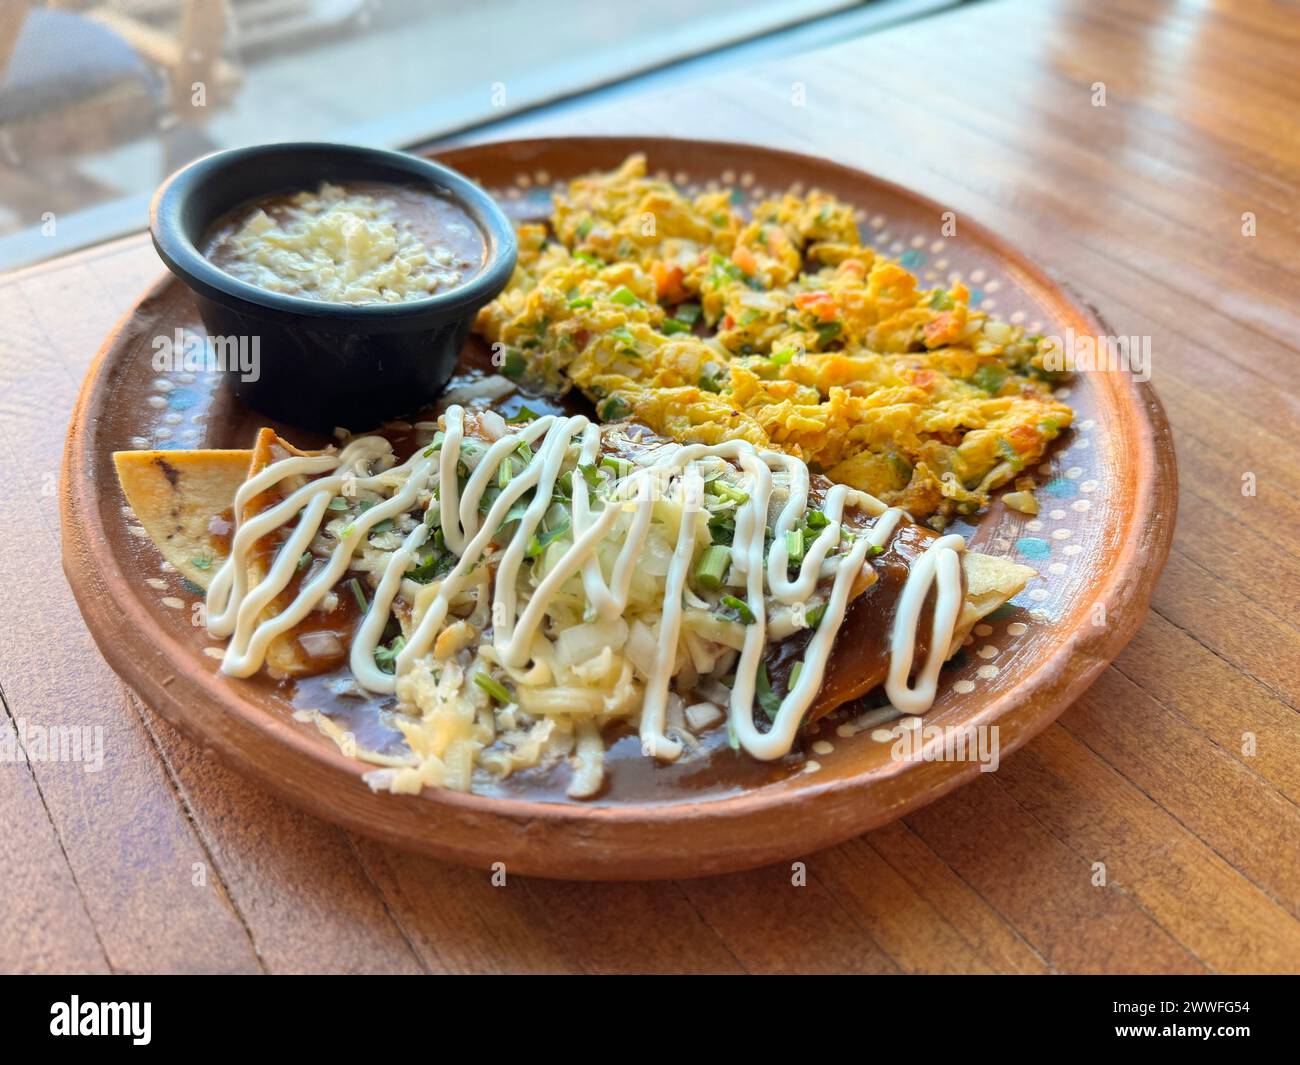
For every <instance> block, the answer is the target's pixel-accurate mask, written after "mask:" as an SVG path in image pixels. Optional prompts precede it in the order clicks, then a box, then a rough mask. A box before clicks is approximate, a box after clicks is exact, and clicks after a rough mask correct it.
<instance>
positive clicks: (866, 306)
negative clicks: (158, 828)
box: [477, 155, 1071, 528]
mask: <svg viewBox="0 0 1300 1065" xmlns="http://www.w3.org/2000/svg"><path fill="white" fill-rule="evenodd" d="M519 244H520V252H519V262H518V265H517V267H516V269H515V274H514V277H513V278H512V280H511V283H510V285H509V286H508V287H507V288H506V290H505V291H504V292H503V293H502V294H501V295H500V296H499V297H498V298H497V299H496V300H495V301H494V302H492V303H491V304H489V305H488V306H487V307H485V308H483V310H482V311H481V312H480V314H479V318H478V323H477V329H478V331H479V332H480V333H481V334H482V335H483V336H485V337H486V338H487V339H488V340H489V341H490V342H492V343H493V345H494V350H495V351H496V352H497V353H498V354H499V365H500V366H501V368H502V372H503V373H505V374H506V375H507V376H508V377H510V378H512V379H514V380H516V381H518V382H520V383H521V384H524V385H525V386H527V387H531V388H534V389H537V390H541V391H549V392H563V391H564V390H566V389H568V388H569V387H572V386H575V385H576V386H577V387H578V388H579V389H581V390H582V392H583V393H584V394H586V395H587V396H588V397H589V398H590V399H591V400H592V401H593V402H594V403H595V404H596V410H597V413H598V414H599V416H600V417H601V418H602V419H604V420H606V421H617V420H620V419H625V418H626V419H632V420H635V421H637V422H641V423H643V424H645V425H648V426H649V427H650V428H652V429H654V430H655V431H656V432H659V433H662V434H664V435H666V436H670V437H674V438H676V439H678V440H682V441H698V442H701V443H710V444H713V443H718V442H720V441H722V440H728V439H735V438H743V439H745V440H749V441H750V442H752V443H753V444H755V445H757V446H761V447H775V448H777V449H779V450H783V451H786V452H788V453H790V454H792V455H796V456H798V457H799V458H802V459H803V460H804V461H805V462H807V463H809V465H811V466H812V467H813V468H814V469H815V470H819V471H821V472H823V473H825V474H826V475H827V476H828V477H830V478H831V479H832V480H836V481H841V482H843V483H845V484H849V485H852V486H853V487H855V488H860V489H863V490H864V491H867V492H870V493H872V494H873V495H875V496H878V497H879V498H881V499H882V500H884V501H885V502H886V503H889V504H891V505H896V506H901V507H903V508H905V509H906V510H908V511H909V512H910V513H911V514H912V515H913V516H914V517H916V518H917V519H921V518H926V517H928V518H929V519H930V524H932V525H934V526H936V527H940V528H941V527H942V526H943V525H944V524H946V522H947V521H948V520H949V519H950V518H951V516H952V515H953V514H954V513H961V514H970V513H974V512H975V511H976V510H978V509H979V508H980V507H981V506H983V505H984V504H985V503H987V502H988V493H989V492H990V491H991V490H992V489H994V488H997V487H999V486H1001V485H1003V484H1006V483H1007V482H1008V481H1010V480H1012V479H1014V478H1016V477H1017V475H1018V474H1019V473H1020V471H1021V470H1023V469H1024V468H1025V467H1027V466H1030V465H1032V464H1034V463H1036V462H1037V461H1038V460H1039V459H1040V458H1041V456H1042V454H1043V452H1044V451H1045V449H1046V447H1047V445H1048V444H1049V442H1050V441H1051V440H1053V439H1054V438H1055V437H1056V436H1057V435H1058V434H1059V433H1060V432H1061V431H1062V430H1063V429H1065V428H1066V427H1067V426H1068V425H1069V424H1070V419H1071V411H1070V408H1069V407H1067V406H1065V405H1064V404H1063V403H1060V402H1059V401H1058V400H1056V399H1055V398H1054V397H1053V395H1052V391H1051V384H1052V381H1053V380H1054V375H1053V374H1052V373H1050V372H1048V371H1047V370H1045V369H1044V367H1043V362H1042V352H1041V351H1040V338H1038V337H1026V336H1025V335H1024V333H1023V330H1021V329H1020V328H1018V327H1016V326H1012V325H1009V324H1007V323H1005V322H999V321H992V320H990V319H989V318H988V316H987V315H986V314H984V313H983V312H981V311H978V310H975V309H972V307H971V306H970V293H969V291H968V290H967V289H966V287H965V286H964V285H962V284H960V283H957V284H954V285H952V286H950V287H946V288H945V287H936V288H922V287H921V286H920V285H919V283H918V281H917V278H916V277H914V276H913V275H912V274H911V273H909V272H908V271H907V270H906V269H904V268H903V267H902V266H900V265H899V264H898V263H897V262H894V261H892V260H890V259H886V258H882V257H881V256H878V255H877V254H876V253H875V251H874V250H873V249H872V248H870V247H866V246H864V245H863V244H861V243H860V238H859V234H858V229H857V223H856V221H855V220H854V215H853V209H852V208H851V207H849V206H848V205H846V204H843V203H840V202H839V201H837V200H835V199H834V198H833V197H831V196H828V195H826V194H824V193H821V192H817V191H813V192H811V193H809V194H808V195H807V196H803V197H798V196H793V195H788V194H787V195H785V196H782V197H781V198H779V199H771V200H767V201H765V202H763V203H761V204H759V205H758V206H757V207H756V208H755V210H754V212H753V215H752V217H751V218H749V219H748V220H747V219H745V218H744V217H743V216H742V215H741V214H740V213H739V212H738V211H737V210H736V208H735V207H734V205H733V204H732V200H731V197H730V195H729V194H728V193H727V192H716V193H706V194H703V195H700V196H697V197H695V198H694V199H691V198H689V197H687V196H686V195H684V194H683V193H682V192H681V191H679V190H678V189H677V188H675V187H674V186H673V185H671V184H670V183H668V182H666V181H659V180H655V179H653V178H648V177H647V176H646V168H645V157H644V156H641V155H634V156H631V157H629V158H628V159H627V160H626V161H625V162H624V163H623V165H622V166H620V167H619V168H618V169H617V170H615V171H613V172H611V173H608V174H593V175H590V176H588V177H584V178H579V179H577V180H575V181H573V182H571V183H570V184H569V186H568V188H567V189H566V190H565V191H564V192H562V193H560V194H559V195H557V197H556V204H555V210H554V214H553V216H552V218H551V226H550V229H549V230H548V229H547V228H546V227H543V226H537V225H525V226H522V227H521V228H520V231H519ZM1031 486H1032V482H1031V481H1029V480H1028V479H1022V480H1021V481H1020V482H1018V485H1017V487H1020V488H1027V487H1031Z"/></svg>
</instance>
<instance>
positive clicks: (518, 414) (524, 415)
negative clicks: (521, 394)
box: [438, 406, 541, 436]
mask: <svg viewBox="0 0 1300 1065" xmlns="http://www.w3.org/2000/svg"><path fill="white" fill-rule="evenodd" d="M540 417H541V415H540V414H538V413H537V411H535V410H533V408H532V407H528V406H521V407H520V408H519V409H518V410H517V411H515V412H514V414H512V415H510V417H509V418H507V419H506V421H508V422H509V423H510V424H511V425H518V424H519V423H520V422H535V421H537V419H538V418H540ZM438 435H439V436H441V435H442V434H441V433H439V434H438Z"/></svg>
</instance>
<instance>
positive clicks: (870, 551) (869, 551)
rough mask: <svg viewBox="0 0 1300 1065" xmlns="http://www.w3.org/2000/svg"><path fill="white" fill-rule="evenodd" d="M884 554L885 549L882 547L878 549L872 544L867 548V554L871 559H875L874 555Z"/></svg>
mask: <svg viewBox="0 0 1300 1065" xmlns="http://www.w3.org/2000/svg"><path fill="white" fill-rule="evenodd" d="M884 553H885V549H884V548H883V547H878V546H877V545H875V544H872V545H871V546H870V547H868V548H867V554H869V555H870V556H871V557H872V558H875V556H876V555H883V554H884Z"/></svg>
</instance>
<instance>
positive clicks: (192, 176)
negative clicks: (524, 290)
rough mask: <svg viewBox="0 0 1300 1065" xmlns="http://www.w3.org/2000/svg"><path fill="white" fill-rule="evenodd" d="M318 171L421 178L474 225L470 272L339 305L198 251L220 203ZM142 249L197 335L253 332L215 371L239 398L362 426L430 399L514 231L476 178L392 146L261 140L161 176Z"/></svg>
mask: <svg viewBox="0 0 1300 1065" xmlns="http://www.w3.org/2000/svg"><path fill="white" fill-rule="evenodd" d="M323 181H329V182H334V183H345V182H349V181H365V182H383V183H387V184H396V185H404V186H408V187H415V188H421V187H426V188H429V189H431V190H433V191H434V192H437V193H439V194H441V195H443V196H445V197H447V198H449V199H450V200H451V201H452V202H453V203H455V204H456V205H457V206H458V207H460V208H461V209H462V210H463V211H464V212H465V213H466V214H467V215H468V216H469V217H470V219H471V220H472V221H473V222H474V223H475V224H476V225H477V226H478V227H479V229H480V230H481V231H482V234H483V239H484V245H485V248H486V257H485V260H484V264H483V267H482V269H481V270H480V271H479V272H478V273H477V274H475V275H474V276H473V277H471V278H469V280H467V281H466V282H465V283H464V284H462V285H459V286H457V287H455V288H449V289H447V290H446V291H445V292H436V293H434V294H433V295H432V296H429V297H426V298H424V299H419V300H411V301H409V302H405V303H374V304H359V305H358V304H347V303H328V302H324V301H320V300H312V299H305V298H300V297H297V296H288V295H284V294H282V293H278V292H269V291H267V290H265V289H261V288H257V287H256V286H254V285H250V284H247V283H245V282H243V281H239V280H237V279H236V278H234V277H232V276H231V275H230V274H227V273H225V272H224V271H223V270H220V269H219V268H217V267H216V266H214V265H213V264H212V263H211V262H209V261H208V260H207V259H206V258H204V256H203V252H202V250H201V249H202V247H203V246H204V241H205V239H206V238H207V237H208V236H209V234H210V233H211V231H212V229H213V227H214V225H216V224H217V223H218V222H220V221H222V220H223V219H224V218H225V216H227V215H229V214H230V213H231V212H232V211H234V210H236V209H238V208H241V207H243V206H245V205H248V204H251V203H253V202H255V201H261V200H265V199H267V198H270V197H273V196H279V195H283V194H285V193H293V192H300V191H303V190H314V189H316V188H318V187H319V186H320V184H321V182H323ZM150 231H151V232H152V234H153V243H154V247H155V248H156V249H157V250H158V254H159V255H160V256H161V257H162V260H163V262H165V263H166V264H167V268H168V269H169V270H171V272H172V273H173V274H175V275H176V276H177V277H178V278H179V279H180V280H181V281H183V282H184V283H185V284H186V285H188V286H189V288H190V289H191V290H192V291H193V292H194V295H195V297H196V299H197V300H198V306H199V313H200V315H201V316H202V318H203V324H204V326H205V328H206V329H207V332H208V335H209V337H213V338H216V337H220V338H224V341H223V343H224V344H232V343H238V342H239V341H241V340H242V341H244V342H245V343H246V344H247V346H248V349H249V350H251V348H252V344H253V343H254V342H256V345H257V351H258V354H259V358H258V365H257V372H256V376H255V379H253V378H254V374H252V373H246V372H241V370H240V369H239V368H238V367H233V368H231V369H230V370H228V371H227V372H228V373H229V374H230V377H231V382H232V385H233V387H234V388H235V390H236V392H237V393H238V394H239V396H240V398H241V399H242V400H243V401H244V402H246V403H247V404H248V405H249V406H251V407H253V408H255V409H256V410H258V411H261V412H262V413H264V414H267V415H270V416H271V417H273V418H277V419H279V420H281V421H285V422H288V423H289V424H291V425H297V426H301V427H303V428H309V429H319V430H329V429H332V428H334V427H335V426H343V427H345V428H348V429H352V430H360V429H369V428H372V427H374V426H375V425H377V424H379V423H380V422H382V421H383V420H385V419H387V418H393V417H397V416H400V415H404V414H411V413H414V412H415V411H417V410H419V409H420V408H421V407H423V406H424V405H425V404H427V403H428V402H429V401H430V400H432V399H433V398H434V397H435V396H436V395H437V394H438V392H439V391H440V390H441V389H442V387H443V386H444V385H445V384H446V383H447V379H448V378H449V377H450V376H451V375H452V372H453V370H454V369H455V365H456V359H457V357H458V355H459V354H460V349H461V346H462V345H463V344H464V342H465V337H466V334H467V333H468V332H469V328H470V325H471V324H472V323H473V321H474V315H475V313H476V312H477V311H478V309H479V308H480V307H482V306H483V305H484V304H485V303H488V302H489V301H490V300H492V299H493V298H494V297H495V296H496V295H497V294H498V293H499V292H500V291H501V290H502V289H503V288H504V287H505V285H506V282H507V281H508V280H509V279H510V273H511V271H512V270H513V269H514V265H515V255H516V252H517V247H516V244H515V236H514V230H513V228H512V227H511V225H510V222H509V220H508V219H507V218H506V216H505V215H504V214H503V213H502V212H501V209H500V208H499V207H497V205H496V204H495V203H493V202H492V198H491V197H490V196H488V195H487V193H485V192H484V191H483V190H482V189H481V188H479V187H478V186H477V185H475V184H474V183H473V182H471V181H470V180H469V179H468V178H466V177H464V176H463V175H461V174H458V173H456V171H454V170H450V169H448V168H447V167H445V166H439V165H438V164H437V163H433V162H430V161H429V160H427V159H421V158H420V157H418V156H415V155H408V154H406V153H404V152H387V151H379V150H375V149H370V148H355V147H350V146H348V145H342V144H264V145H260V146H257V147H253V148H235V149H232V150H230V151H224V152H217V153H216V154H214V155H209V156H206V157H204V158H202V159H199V160H197V161H196V162H193V163H191V164H190V165H189V166H187V167H185V168H184V169H182V170H178V171H177V172H176V173H175V174H173V175H172V176H171V177H170V178H168V179H167V181H165V182H164V183H163V185H162V187H161V188H159V189H158V192H157V193H156V194H155V195H154V198H153V204H152V206H151V209H150Z"/></svg>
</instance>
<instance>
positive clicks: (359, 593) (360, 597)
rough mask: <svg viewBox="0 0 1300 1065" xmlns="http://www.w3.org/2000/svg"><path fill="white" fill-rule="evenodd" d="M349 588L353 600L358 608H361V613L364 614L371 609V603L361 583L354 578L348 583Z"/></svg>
mask: <svg viewBox="0 0 1300 1065" xmlns="http://www.w3.org/2000/svg"><path fill="white" fill-rule="evenodd" d="M348 587H349V588H351V589H352V598H353V599H355V600H356V601H357V606H358V607H360V609H361V613H363V614H364V613H365V612H366V611H367V610H369V609H370V602H369V600H367V599H366V593H365V592H364V591H363V590H362V588H361V582H360V581H359V580H357V579H356V578H355V577H353V578H352V579H351V580H350V581H348Z"/></svg>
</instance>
